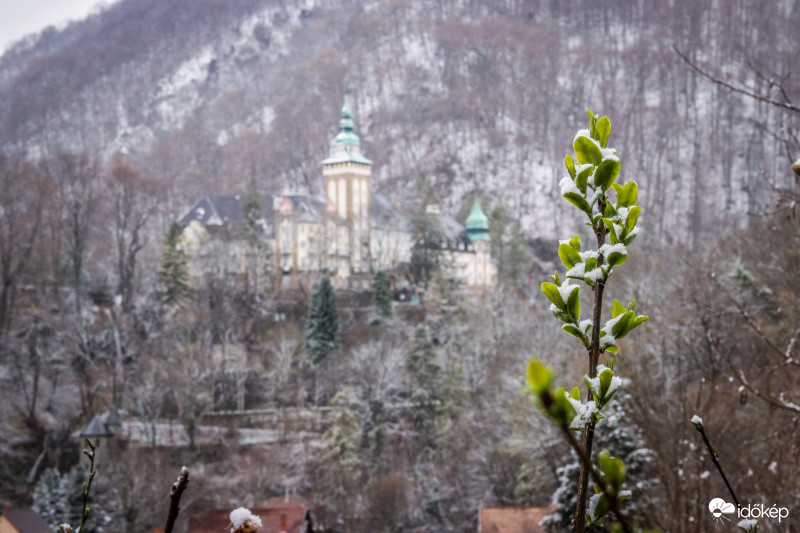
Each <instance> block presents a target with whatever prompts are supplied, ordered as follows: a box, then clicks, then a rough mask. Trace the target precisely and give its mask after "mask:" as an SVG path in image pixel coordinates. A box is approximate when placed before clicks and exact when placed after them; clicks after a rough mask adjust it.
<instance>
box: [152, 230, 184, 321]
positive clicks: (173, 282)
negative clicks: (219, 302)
mask: <svg viewBox="0 0 800 533" xmlns="http://www.w3.org/2000/svg"><path fill="white" fill-rule="evenodd" d="M181 233H182V230H181V227H180V225H179V224H178V223H177V222H173V223H172V225H171V226H170V227H169V231H168V232H167V236H166V238H165V239H164V249H163V251H162V252H161V263H160V265H159V267H158V281H159V282H160V283H161V285H162V286H163V292H162V293H161V295H160V299H161V302H162V303H164V304H166V305H169V306H181V305H183V304H184V303H186V301H187V300H189V299H190V298H191V296H192V286H191V283H190V281H189V256H188V255H187V254H186V252H185V251H184V250H183V247H182V246H181Z"/></svg>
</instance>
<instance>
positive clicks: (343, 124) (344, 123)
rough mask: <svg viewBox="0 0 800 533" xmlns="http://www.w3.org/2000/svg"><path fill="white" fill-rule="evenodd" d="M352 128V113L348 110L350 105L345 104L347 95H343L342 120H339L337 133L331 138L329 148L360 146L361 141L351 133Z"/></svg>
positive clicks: (353, 125)
mask: <svg viewBox="0 0 800 533" xmlns="http://www.w3.org/2000/svg"><path fill="white" fill-rule="evenodd" d="M353 128H355V123H354V122H353V112H352V111H351V110H350V105H349V104H348V102H347V95H344V104H343V105H342V118H341V119H340V120H339V133H338V134H337V135H336V137H334V138H333V141H331V146H335V145H337V144H344V145H347V146H361V139H359V138H358V135H356V134H355V133H353Z"/></svg>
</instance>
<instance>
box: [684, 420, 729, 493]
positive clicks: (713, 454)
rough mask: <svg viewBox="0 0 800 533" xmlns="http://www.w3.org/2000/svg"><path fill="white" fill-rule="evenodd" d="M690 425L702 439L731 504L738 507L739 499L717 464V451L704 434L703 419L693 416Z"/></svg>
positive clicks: (720, 466) (706, 434)
mask: <svg viewBox="0 0 800 533" xmlns="http://www.w3.org/2000/svg"><path fill="white" fill-rule="evenodd" d="M692 424H694V427H695V429H697V431H699V432H700V436H701V437H703V444H705V445H706V449H707V450H708V455H709V456H711V462H713V463H714V466H716V467H717V470H718V471H719V475H720V476H722V481H724V482H725V486H726V487H728V492H730V493H731V498H733V503H735V504H736V507H737V508H738V507H740V505H739V498H737V497H736V494H735V493H734V492H733V487H731V484H730V483H729V482H728V477H727V476H726V475H725V472H723V470H722V465H721V464H720V463H719V455H717V450H715V449H714V447H713V446H712V445H711V441H710V440H709V439H708V433H706V428H705V427H704V426H703V419H702V418H700V417H699V416H697V415H695V416H694V417H692Z"/></svg>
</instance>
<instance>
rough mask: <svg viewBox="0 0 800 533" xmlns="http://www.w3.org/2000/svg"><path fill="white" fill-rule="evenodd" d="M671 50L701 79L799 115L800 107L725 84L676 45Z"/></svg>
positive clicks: (725, 82) (728, 83)
mask: <svg viewBox="0 0 800 533" xmlns="http://www.w3.org/2000/svg"><path fill="white" fill-rule="evenodd" d="M672 49H673V50H675V53H676V54H678V55H679V56H680V57H681V59H683V61H684V63H686V64H687V65H689V67H690V68H691V69H692V70H694V71H695V72H696V73H698V74H700V75H701V76H702V77H704V78H706V79H707V80H709V81H710V82H711V83H715V84H717V85H721V86H722V87H725V88H727V89H730V90H731V91H733V92H736V93H739V94H743V95H745V96H749V97H750V98H753V99H755V100H758V101H759V102H764V103H766V104H770V105H774V106H776V107H780V108H783V109H787V110H789V111H792V112H794V113H800V107H798V106H796V105H794V104H792V103H791V102H779V101H777V100H774V99H772V98H770V97H768V96H764V95H761V94H757V93H755V92H753V91H751V90H750V89H746V88H744V87H738V86H736V85H733V84H732V83H730V82H727V81H725V80H723V79H720V78H717V77H716V76H713V75H711V74H709V73H708V72H706V71H705V70H703V69H701V68H700V67H698V66H697V64H695V63H694V62H693V61H692V60H691V59H689V58H688V57H687V56H686V54H684V53H683V52H681V51H680V50H679V49H678V46H677V45H674V44H673V45H672ZM779 88H780V89H781V92H782V93H783V94H784V97H785V95H786V93H785V92H784V91H783V88H782V87H779Z"/></svg>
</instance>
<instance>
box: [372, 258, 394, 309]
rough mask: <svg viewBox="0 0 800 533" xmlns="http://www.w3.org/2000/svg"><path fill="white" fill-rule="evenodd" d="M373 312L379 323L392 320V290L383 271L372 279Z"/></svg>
mask: <svg viewBox="0 0 800 533" xmlns="http://www.w3.org/2000/svg"><path fill="white" fill-rule="evenodd" d="M372 312H373V314H374V315H375V319H376V321H378V322H380V321H381V320H382V319H387V318H392V290H391V287H390V286H389V278H388V277H387V276H386V273H385V272H384V271H383V270H379V271H378V272H376V273H375V277H374V278H373V279H372Z"/></svg>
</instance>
